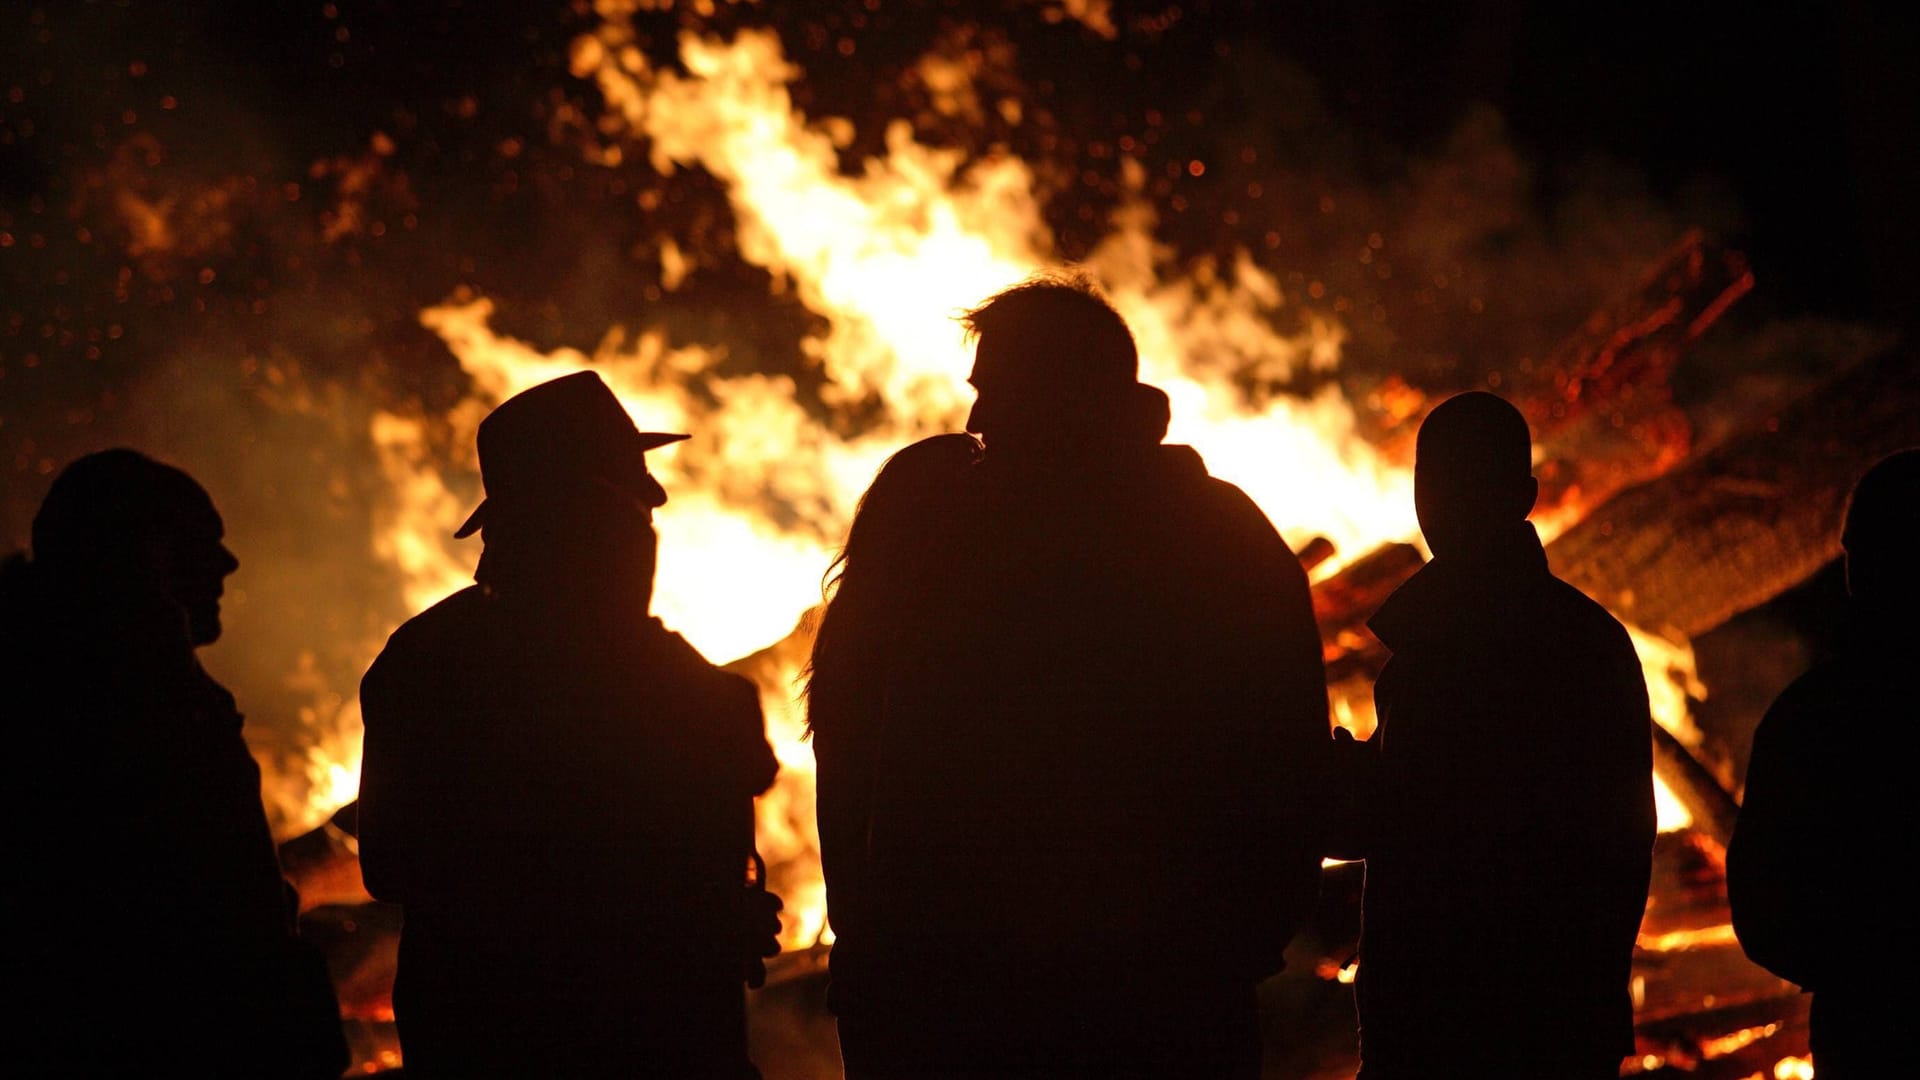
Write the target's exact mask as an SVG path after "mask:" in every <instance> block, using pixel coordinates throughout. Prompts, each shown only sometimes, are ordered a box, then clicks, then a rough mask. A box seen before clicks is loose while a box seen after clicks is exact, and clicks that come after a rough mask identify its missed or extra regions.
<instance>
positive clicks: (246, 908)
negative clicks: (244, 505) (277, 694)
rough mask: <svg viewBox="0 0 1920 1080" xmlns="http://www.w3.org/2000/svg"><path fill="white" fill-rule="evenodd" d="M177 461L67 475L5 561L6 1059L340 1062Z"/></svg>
mask: <svg viewBox="0 0 1920 1080" xmlns="http://www.w3.org/2000/svg"><path fill="white" fill-rule="evenodd" d="M220 534H221V524H220V519H219V515H218V514H217V513H216V512H215V511H214V509H213V505H212V503H211V501H210V500H208V499H207V497H206V493H205V492H204V491H202V490H201V489H200V488H199V486H198V485H197V484H196V483H194V482H193V481H192V480H191V478H189V477H187V476H186V474H184V473H181V472H179V471H178V470H176V469H172V468H171V467H168V466H164V465H161V464H159V463H157V462H154V461H151V460H149V459H147V458H145V457H143V456H141V455H139V454H136V453H134V452H132V451H127V450H115V451H106V452H103V453H100V454H95V455H90V456H89V457H86V458H82V459H80V460H79V461H77V462H75V463H74V464H73V465H72V466H70V467H69V468H68V469H67V470H66V471H65V472H63V473H62V475H61V477H60V479H59V480H58V481H56V483H55V487H54V490H53V491H52V492H50V493H49V495H48V498H47V502H46V504H45V505H44V506H43V507H42V509H41V512H40V515H39V517H37V518H36V521H35V536H34V555H35V557H34V560H33V561H32V562H27V561H25V560H15V561H12V562H10V563H9V564H7V565H6V567H5V569H4V572H3V573H0V686H4V687H5V688H6V691H5V692H6V695H7V717H8V721H9V724H8V737H9V755H8V759H9V761H10V762H11V763H12V764H11V766H10V767H9V769H8V783H7V790H8V791H9V792H10V793H12V796H13V798H15V799H16V800H17V802H18V805H19V807H20V808H21V812H20V813H19V814H18V815H16V819H15V820H14V822H13V827H12V828H11V829H10V831H9V840H8V849H9V850H8V852H7V859H6V862H7V865H8V878H9V885H8V888H7V890H6V893H7V895H6V914H7V916H8V923H9V925H12V926H15V927H20V928H28V932H26V933H24V934H23V935H22V936H20V937H19V938H18V939H17V940H16V944H15V947H14V958H13V961H12V962H10V964H9V982H10V983H11V982H13V980H15V979H19V980H21V982H20V983H18V984H16V985H15V986H14V990H15V991H16V992H14V993H10V994H9V995H8V996H9V999H10V1000H11V1001H13V1002H14V1003H15V1004H14V1005H13V1006H11V1007H10V1009H9V1026H10V1027H17V1030H18V1032H19V1034H20V1035H21V1037H20V1038H17V1039H13V1040H10V1043H11V1045H12V1046H13V1047H14V1054H15V1059H14V1063H15V1066H16V1067H17V1068H21V1069H24V1070H26V1072H28V1073H32V1074H35V1075H39V1074H41V1073H42V1072H43V1071H45V1072H60V1073H68V1072H77V1073H84V1074H96V1075H104V1074H136V1073H137V1074H158V1073H163V1072H167V1071H173V1070H180V1069H192V1070H194V1071H196V1072H200V1073H204V1074H206V1075H210V1076H225V1075H232V1076H249V1077H251V1076H316V1077H317V1076H328V1075H338V1074H339V1072H340V1071H341V1070H342V1069H344V1068H345V1066H346V1058H345V1045H344V1043H343V1041H342V1039H341V1033H340V1027H339V1017H338V1006H337V1005H336V1004H335V1002H334V999H333V993H332V989H331V987H330V986H329V985H328V983H327V979H326V972H325V968H324V966H323V965H322V964H321V962H320V958H319V956H318V955H317V954H316V953H313V952H312V951H311V950H307V949H305V948H304V947H303V946H301V945H300V944H299V942H298V941H297V940H296V939H295V936H294V922H293V920H294V914H295V912H294V906H293V903H292V897H291V891H290V890H289V889H288V888H287V886H286V884H285V882H284V881H283V880H282V878H281V876H280V869H279V865H278V862H277V861H276V859H275V853H274V847H273V840H272V836H271V834H270V833H269V831H268V828H267V820H266V814H265V810H264V809H263V807H262V805H261V802H260V773H259V768H258V767H257V766H256V765H255V763H254V761H253V758H252V756H251V755H250V753H249V752H248V749H247V745H246V743H245V741H244V740H243V739H242V737H241V716H240V713H239V712H238V711H237V710H236V709H235V707H234V700H233V697H232V695H231V694H229V693H228V692H227V691H226V690H225V688H223V687H222V686H220V684H219V683H217V682H215V681H214V680H213V679H212V678H211V677H210V676H209V675H208V674H207V673H206V671H205V670H204V669H202V668H201V666H200V664H199V661H198V659H197V658H196V657H195V655H194V649H195V647H196V646H198V645H203V644H207V643H209V642H211V641H213V640H214V639H215V638H217V637H218V636H219V635H220V622H219V606H218V598H219V593H220V584H219V583H220V579H221V578H224V577H225V576H226V575H227V574H228V573H231V572H232V570H233V569H234V567H235V565H236V563H235V562H234V560H233V557H232V555H231V554H229V553H228V552H227V551H226V549H225V548H224V547H223V546H222V545H221V544H220Z"/></svg>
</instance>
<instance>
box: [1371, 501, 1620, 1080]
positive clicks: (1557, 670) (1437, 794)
mask: <svg viewBox="0 0 1920 1080" xmlns="http://www.w3.org/2000/svg"><path fill="white" fill-rule="evenodd" d="M1369 625H1370V626H1371V628H1372V629H1373V631H1374V633H1376V634H1377V635H1378V636H1379V638H1380V640H1381V641H1383V642H1384V643H1386V645H1387V647H1388V648H1390V649H1391V650H1393V655H1392V658H1391V659H1390V660H1389V661H1388V663H1387V666H1386V668H1385V669H1384V670H1383V671H1382V672H1381V674H1380V678H1379V681H1378V682H1377V684H1376V685H1375V688H1374V700H1375V704H1376V708H1377V711H1378V717H1379V729H1378V734H1376V735H1375V736H1374V738H1373V740H1372V742H1373V744H1374V745H1375V746H1376V747H1377V750H1378V755H1379V757H1378V761H1377V770H1378V771H1377V774H1376V775H1374V776H1373V777H1371V779H1370V782H1369V783H1368V784H1367V786H1366V787H1365V789H1364V790H1363V791H1362V792H1361V797H1362V799H1363V804H1362V808H1361V815H1360V818H1361V821H1362V822H1363V823H1364V825H1365V828H1364V829H1363V837H1364V839H1363V842H1362V844H1363V849H1364V850H1362V851H1360V852H1358V854H1363V855H1364V856H1365V857H1366V860H1367V880H1366V894H1365V901H1364V932H1363V935H1362V938H1361V951H1360V971H1359V980H1358V987H1357V989H1358V995H1359V1007H1360V1027H1361V1052H1362V1056H1363V1058H1364V1059H1365V1061H1366V1064H1367V1068H1368V1070H1369V1075H1382V1076H1388V1075H1394V1076H1397V1075H1408V1076H1425V1075H1429V1074H1430V1072H1431V1070H1433V1069H1435V1068H1437V1067H1439V1066H1440V1065H1441V1064H1442V1063H1445V1062H1456V1061H1468V1060H1471V1061H1473V1062H1474V1063H1475V1064H1476V1065H1477V1066H1484V1067H1485V1068H1486V1069H1487V1075H1502V1076H1504V1075H1516V1076H1517V1075H1546V1074H1547V1070H1548V1069H1550V1068H1554V1067H1562V1066H1564V1067H1580V1066H1582V1065H1583V1064H1592V1063H1596V1062H1598V1063H1601V1064H1602V1065H1605V1064H1606V1063H1608V1062H1612V1063H1617V1062H1618V1060H1619V1059H1620V1058H1622V1057H1624V1056H1626V1055H1628V1054H1630V1053H1631V1052H1632V1050H1633V1008H1632V1003H1631V1001H1630V998H1629V994H1628V982H1629V979H1630V967H1631V963H1632V958H1633V946H1634V938H1635V935H1636V933H1637V930H1638V928H1639V925H1640V919H1641V916H1642V914H1643V912H1644V909H1645V903H1646V893H1647V882H1648V877H1649V874H1650V872H1651V858H1652V849H1653V838H1654V828H1655V825H1654V809H1653V788H1652V767H1653V762H1652V735H1651V728H1650V723H1651V720H1650V717H1649V714H1648V708H1647V693H1646V686H1645V683H1644V682H1643V680H1642V675H1641V669H1640V664H1639V662H1638V660H1637V659H1636V658H1635V654H1634V649H1633V645H1632V643H1631V641H1630V640H1629V639H1628V637H1627V634H1626V631H1625V630H1624V629H1623V628H1622V627H1621V626H1620V624H1619V623H1618V622H1617V621H1615V620H1614V619H1613V617H1612V616H1611V615H1609V614H1607V612H1606V611H1605V610H1604V609H1603V608H1601V607H1600V605H1598V604H1596V603H1594V602H1593V601H1592V600H1590V599H1588V598H1587V597H1586V596H1584V595H1582V594H1581V593H1580V592H1578V591H1577V590H1575V589H1574V588H1572V587H1571V586H1569V585H1567V584H1565V583H1564V582H1561V581H1559V580H1558V579H1556V578H1554V577H1553V576H1552V575H1551V574H1550V573H1549V572H1548V570H1547V561H1546V555H1545V553H1544V552H1543V551H1542V550H1541V547H1540V541H1539V539H1538V538H1537V537H1536V536H1535V535H1534V532H1533V529H1532V527H1531V526H1527V525H1522V526H1520V527H1518V528H1516V529H1515V530H1513V531H1512V532H1510V533H1509V534H1508V535H1506V536H1504V537H1502V538H1500V539H1499V541H1498V542H1496V543H1494V544H1491V545H1490V546H1489V547H1488V549H1487V550H1485V551H1483V552H1479V553H1476V554H1474V555H1472V556H1466V555H1455V556H1449V557H1444V558H1439V559H1436V560H1434V561H1433V562H1431V563H1429V564H1428V565H1427V566H1426V567H1424V568H1423V569H1421V570H1420V571H1419V572H1418V573H1416V574H1415V575H1414V576H1413V578H1412V579H1411V580H1409V581H1408V582H1407V583H1406V584H1405V585H1403V586H1402V587H1401V588H1400V589H1399V590H1398V591H1397V592H1396V593H1394V595H1393V596H1392V597H1390V598H1389V599H1388V600H1387V602H1386V604H1384V605H1383V606H1382V607H1381V609H1380V611H1379V612H1378V613H1377V614H1376V615H1375V616H1374V617H1373V619H1372V620H1371V622H1370V623H1369ZM1350 854H1351V853H1350ZM1488 1032H1497V1033H1498V1034H1497V1036H1495V1037H1493V1038H1491V1039H1489V1038H1488V1035H1487V1033H1488ZM1489 1055H1495V1057H1494V1058H1489ZM1503 1070H1505V1071H1503Z"/></svg>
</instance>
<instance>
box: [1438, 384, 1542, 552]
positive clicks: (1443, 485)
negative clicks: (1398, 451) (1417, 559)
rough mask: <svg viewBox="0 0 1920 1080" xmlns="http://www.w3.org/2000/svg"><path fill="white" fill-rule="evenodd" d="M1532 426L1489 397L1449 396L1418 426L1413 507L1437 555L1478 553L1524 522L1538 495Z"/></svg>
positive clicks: (1486, 395) (1471, 395) (1470, 395)
mask: <svg viewBox="0 0 1920 1080" xmlns="http://www.w3.org/2000/svg"><path fill="white" fill-rule="evenodd" d="M1531 464H1532V443H1531V439H1530V436H1529V434H1528V431H1527V422H1526V420H1525V418H1523V417H1522V416H1521V415H1520V412H1519V410H1517V409H1515V408H1514V407H1513V406H1512V405H1510V404H1508V403H1507V402H1506V401H1504V400H1502V399H1501V398H1499V397H1496V396H1494V395H1492V394H1487V393H1478V392H1476V393H1468V394H1461V395H1459V396H1457V397H1453V398H1449V399H1447V400H1446V401H1444V402H1442V403H1441V404H1440V405H1439V407H1437V408H1435V409H1434V410H1433V412H1432V413H1431V414H1429V415H1428V417H1427V419H1426V420H1425V422H1423V423H1422V424H1421V425H1420V434H1419V437H1418V442H1417V446H1416V449H1415V455H1414V466H1413V507H1414V514H1415V516H1416V517H1418V518H1419V521H1420V533H1421V535H1422V536H1424V537H1425V538H1426V541H1427V547H1428V549H1429V550H1431V551H1432V552H1433V554H1434V555H1435V556H1436V557H1444V556H1446V555H1448V554H1452V553H1455V552H1463V551H1470V550H1473V549H1474V548H1475V547H1476V546H1478V545H1480V544H1482V543H1483V542H1484V541H1485V540H1486V539H1487V538H1489V537H1492V536H1496V535H1499V534H1501V533H1503V532H1505V531H1506V530H1508V529H1510V528H1512V527H1513V526H1515V525H1518V524H1519V523H1520V522H1523V521H1525V520H1526V519H1527V515H1528V514H1530V513H1532V512H1533V506H1534V503H1535V502H1536V501H1537V500H1538V499H1539V496H1540V484H1539V481H1537V480H1535V479H1534V478H1533V475H1532V473H1531V471H1530V469H1531Z"/></svg>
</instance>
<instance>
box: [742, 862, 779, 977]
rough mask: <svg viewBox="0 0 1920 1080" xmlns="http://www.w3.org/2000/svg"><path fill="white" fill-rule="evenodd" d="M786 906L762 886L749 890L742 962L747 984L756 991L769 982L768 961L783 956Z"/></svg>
mask: <svg viewBox="0 0 1920 1080" xmlns="http://www.w3.org/2000/svg"><path fill="white" fill-rule="evenodd" d="M786 906H787V905H786V904H784V903H782V902H781V900H780V898H779V897H778V896H775V895H774V894H772V893H770V892H768V891H767V890H766V889H764V888H762V887H760V886H758V885H754V886H749V887H748V889H747V896H746V903H744V904H742V905H741V909H740V911H741V921H740V947H741V963H742V966H743V968H744V970H745V972H746V979H747V985H748V986H749V987H752V988H753V989H755V990H758V989H760V988H761V987H762V986H765V985H766V983H767V960H768V958H770V957H774V956H778V955H780V912H781V911H782V910H783V909H785V908H786Z"/></svg>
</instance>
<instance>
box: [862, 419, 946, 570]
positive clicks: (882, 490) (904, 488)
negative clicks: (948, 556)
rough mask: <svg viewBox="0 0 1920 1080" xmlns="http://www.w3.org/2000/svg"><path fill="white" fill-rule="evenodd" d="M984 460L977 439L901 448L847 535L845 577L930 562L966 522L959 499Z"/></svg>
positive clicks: (929, 440)
mask: <svg viewBox="0 0 1920 1080" xmlns="http://www.w3.org/2000/svg"><path fill="white" fill-rule="evenodd" d="M979 457H980V444H979V443H978V442H975V441H974V438H973V436H971V435H935V436H933V437H931V438H927V439H921V440H920V441H919V442H917V443H914V444H912V445H911V446H907V447H905V448H903V449H901V450H900V451H899V452H897V453H895V454H894V455H893V456H892V457H890V458H888V459H887V463H886V464H885V465H882V466H881V467H880V472H879V473H878V474H877V475H875V476H874V478H873V483H872V485H871V486H869V487H868V488H867V491H866V494H864V495H862V496H860V506H859V508H858V509H857V510H856V511H855V512H854V515H853V525H852V526H851V527H850V528H848V530H847V546H846V547H845V548H844V549H842V551H841V553H840V558H839V560H838V562H837V563H836V567H837V573H838V575H839V576H842V577H844V576H845V575H846V574H847V573H848V572H849V571H852V572H853V573H856V574H875V573H878V574H887V573H890V572H892V571H894V570H896V569H898V568H902V567H910V566H917V565H921V564H923V563H924V561H925V559H926V557H927V555H928V553H930V552H932V551H934V550H937V549H938V548H939V547H940V546H941V545H942V544H944V543H947V542H950V541H951V540H952V539H953V536H954V533H955V532H956V530H957V529H958V528H959V526H960V525H961V524H962V523H963V520H964V513H965V511H964V508H963V504H962V503H961V501H960V498H959V491H960V487H961V485H962V484H963V483H964V482H965V480H966V476H967V470H968V469H969V468H971V467H972V466H973V463H974V462H975V461H977V460H978V459H979Z"/></svg>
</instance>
